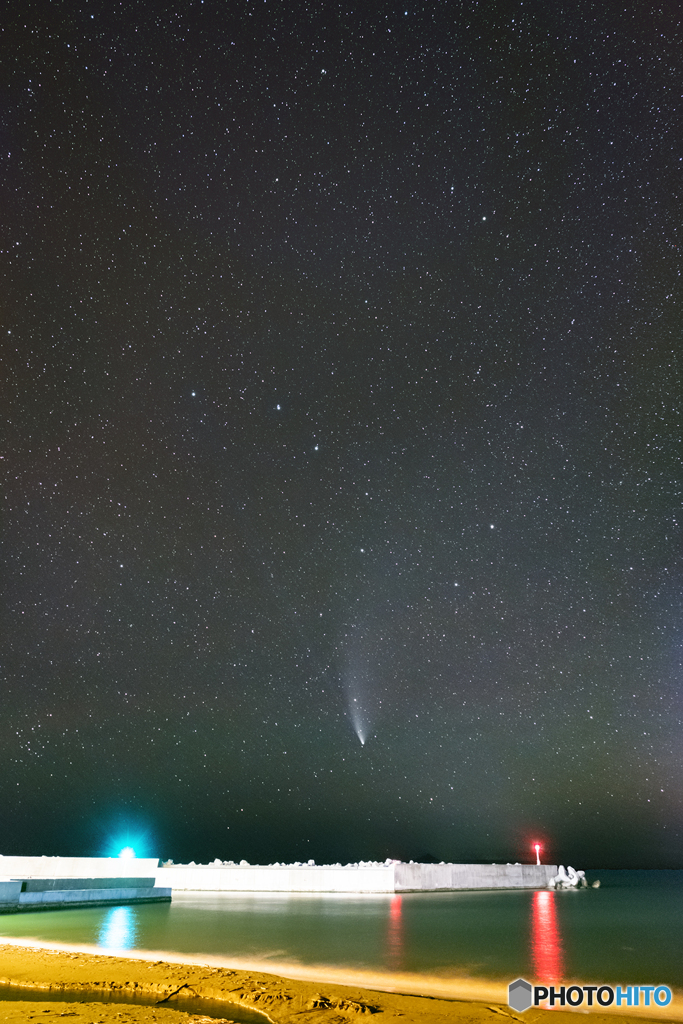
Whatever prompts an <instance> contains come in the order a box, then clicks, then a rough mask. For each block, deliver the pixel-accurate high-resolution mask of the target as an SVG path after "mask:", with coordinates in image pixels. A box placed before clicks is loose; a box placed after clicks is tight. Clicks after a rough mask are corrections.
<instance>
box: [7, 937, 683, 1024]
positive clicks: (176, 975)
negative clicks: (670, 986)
mask: <svg viewBox="0 0 683 1024" xmlns="http://www.w3.org/2000/svg"><path fill="white" fill-rule="evenodd" d="M511 980H512V979H511ZM2 985H11V986H13V987H15V986H16V987H21V988H25V989H26V993H27V1001H26V1003H24V1002H23V1001H22V1002H21V1003H20V1004H12V1002H10V1001H3V1000H2V999H1V989H0V1020H6V1021H8V1022H9V1021H12V1020H14V1019H16V1020H24V1019H28V1017H27V1016H24V1017H16V1018H14V1017H12V1016H11V1008H12V1006H13V1005H15V1006H22V1007H26V1005H27V1003H29V1002H30V993H31V990H33V991H38V990H39V991H41V992H46V991H48V992H54V996H55V999H56V1000H59V995H60V993H64V992H70V993H77V994H79V995H81V996H82V997H83V1000H84V1003H85V1001H86V1000H87V995H88V993H97V994H103V993H107V992H108V993H114V992H115V993H117V994H118V995H119V996H121V995H124V996H126V995H128V994H130V997H131V998H133V997H134V996H135V995H138V996H140V995H143V994H146V995H147V996H154V997H155V998H160V999H164V1000H166V999H168V998H169V996H171V997H172V994H173V992H178V991H180V990H183V991H185V992H187V993H190V994H193V995H194V996H196V997H197V998H199V999H202V998H203V999H212V1000H218V1001H220V1002H221V1003H222V1004H224V1005H225V1014H226V1018H228V1019H229V1018H230V1008H231V1006H232V1007H238V1006H239V1007H242V1008H244V1009H248V1010H251V1011H256V1012H258V1013H261V1014H264V1015H265V1017H264V1020H265V1019H267V1020H268V1021H270V1022H271V1024H288V1022H290V1021H291V1022H292V1024H294V1022H295V1021H296V1024H312V1022H320V1024H343V1022H345V1021H347V1020H348V1021H351V1020H353V1019H355V1018H356V1017H357V1016H358V1015H359V1014H363V1015H366V1014H372V1015H375V1014H378V1013H381V1014H382V1021H383V1022H388V1021H390V1020H391V1019H392V1018H396V1022H395V1024H399V1018H401V1024H408V1022H410V1021H423V1022H425V1024H429V1022H432V1024H437V1022H438V1024H447V1022H450V1021H453V1022H455V1021H463V1020H464V1019H466V1020H467V1021H468V1022H470V1024H483V1022H486V1021H494V1019H495V1015H503V1016H506V1017H508V1018H510V1019H513V1020H516V1021H521V1022H527V1024H533V1022H534V1021H538V1020H539V1018H540V1017H541V1016H545V1015H546V1014H550V1013H552V1014H553V1021H554V1022H555V1024H561V1022H560V1021H559V1020H558V1019H557V1017H558V1014H559V1015H560V1016H561V1017H564V1016H565V1015H567V1020H570V1017H569V1014H571V1015H572V1018H571V1019H573V1020H574V1021H575V1019H576V1016H575V1015H576V1013H580V1012H583V1013H584V1014H585V1013H590V1015H591V1017H593V1018H601V1019H603V1020H607V1019H608V1018H613V1017H614V1016H615V1014H616V1015H618V1016H619V1018H620V1019H622V1020H624V1019H625V1020H629V1019H630V1020H639V1021H643V1020H653V1021H654V1020H665V1021H680V1022H683V992H682V991H681V990H675V991H674V998H673V1000H672V1002H671V1004H670V1005H669V1006H667V1007H663V1008H645V1007H643V1008H628V1007H623V1008H615V1007H605V1008H600V1011H599V1012H593V1011H591V1010H586V1009H585V1008H584V1009H582V1010H571V1009H554V1010H546V1009H532V1010H528V1011H527V1012H526V1013H524V1014H518V1013H516V1012H515V1011H513V1010H511V1009H510V1008H509V1007H508V1005H507V981H506V982H489V981H486V980H485V979H473V978H452V977H451V978H443V977H438V976H427V975H415V974H408V973H404V974H399V973H395V974H394V973H392V974H390V973H388V972H387V973H379V972H371V971H363V970H349V969H345V968H330V967H326V966H322V965H320V966H308V965H304V964H297V963H289V964H287V963H282V964H280V963H273V962H268V961H263V960H261V961H247V960H236V959H234V958H230V959H227V958H221V957H215V956H206V955H196V956H188V955H180V954H174V953H171V952H168V951H165V950H164V951H161V950H138V951H129V950H125V951H120V952H118V953H117V952H103V951H102V949H101V948H99V947H94V946H84V945H82V944H76V945H72V944H68V943H60V944H55V943H47V942H40V941H36V940H31V939H25V938H22V939H7V938H4V937H1V936H0V986H2ZM84 1003H83V1004H81V1003H69V1004H68V1005H69V1006H70V1007H71V1010H70V1011H69V1012H70V1015H72V1016H73V1015H74V1013H75V1011H74V1009H73V1008H74V1006H76V1007H78V1006H81V1005H84ZM31 1005H32V1006H33V1007H34V1010H35V1012H36V1013H37V1012H40V1013H41V1016H45V1015H46V1014H48V1012H49V1011H48V1010H46V1009H45V1007H46V1006H52V1005H53V1004H52V1003H45V1002H40V1003H38V1002H35V1003H33V1004H31ZM54 1005H55V1007H56V1005H57V1004H56V1003H55V1004H54ZM59 1005H60V1006H61V1007H63V1006H64V1005H66V1004H64V1003H60V1004H59ZM171 1005H172V1004H170V1003H165V1006H164V1012H165V1013H167V1014H168V1013H175V1014H180V1016H178V1020H187V1021H192V1020H199V1019H201V1018H197V1016H196V1014H195V1015H194V1016H193V1015H192V1014H188V1013H186V1012H185V1011H181V1010H172V1009H171ZM97 1006H98V1007H99V1008H101V1007H109V1008H110V1009H111V1010H112V1012H114V1010H116V1012H117V1013H118V1014H119V1018H118V1019H119V1020H120V1019H121V1017H120V1014H121V1012H122V1008H125V1011H126V1013H127V1015H128V1017H127V1019H130V1020H131V1021H139V1022H146V1021H154V1020H159V1021H161V1020H162V1017H159V1016H158V1014H159V1012H160V1009H161V1008H159V1007H155V1006H149V1005H147V1006H144V1005H140V1004H138V1005H130V1004H122V1003H121V1002H116V1003H106V1002H98V1003H97ZM36 1007H39V1008H40V1009H39V1010H37V1009H35V1008H36ZM8 1008H10V1009H9V1010H8ZM3 1012H4V1013H5V1014H7V1013H8V1012H9V1013H10V1015H9V1016H6V1015H5V1016H3ZM17 1012H18V1010H17ZM23 1012H24V1013H25V1014H26V1015H28V1010H26V1009H24V1011H23ZM99 1012H100V1011H99V1009H98V1013H99ZM212 1012H214V1010H213V1009H212ZM221 1012H222V1010H221ZM155 1014H156V1015H157V1016H155ZM62 1015H63V1014H62ZM84 1019H85V1018H84ZM112 1019H114V1018H112ZM164 1019H166V1018H164ZM204 1019H206V1020H208V1019H209V1018H204ZM74 1024H75V1022H74Z"/></svg>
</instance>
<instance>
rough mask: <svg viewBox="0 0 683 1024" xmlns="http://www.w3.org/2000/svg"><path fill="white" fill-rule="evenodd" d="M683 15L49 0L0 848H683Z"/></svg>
mask: <svg viewBox="0 0 683 1024" xmlns="http://www.w3.org/2000/svg"><path fill="white" fill-rule="evenodd" d="M679 16H680V11H679V9H678V6H677V5H675V4H673V5H672V4H668V3H667V2H663V3H661V4H657V3H654V4H651V3H642V2H640V0H638V2H636V0H620V2H619V3H615V2H613V0H600V2H596V3H591V2H588V0H567V2H562V3H558V4H548V3H546V2H540V0H538V2H536V0H524V2H522V0H507V2H494V3H483V2H475V0H462V2H447V0H444V2H438V0H434V2H430V3H422V2H420V3H413V2H411V3H407V4H405V5H403V4H401V5H397V4H392V3H389V2H384V0H373V2H372V3H364V4H355V5H354V4H346V5H345V4H335V3H327V2H320V3H307V2H301V0H294V2H280V0H231V2H230V3H225V2H219V0H186V2H183V3H182V4H179V3H167V4H164V3H156V2H153V0H152V2H149V0H146V2H144V3H142V2H140V3H137V2H132V0H122V2H120V3H109V2H104V0H89V2H85V0H84V2H83V3H81V4H78V3H75V2H60V0H56V2H53V3H50V4H44V3H36V2H31V0H27V2H26V3H24V4H21V5H20V4H16V5H14V13H13V14H12V15H11V17H9V18H8V19H6V20H5V22H4V26H3V28H2V34H1V36H0V39H1V43H0V45H1V47H2V51H3V60H2V70H1V71H0V76H1V77H0V82H1V92H0V97H1V101H0V161H1V170H0V209H1V210H2V217H1V221H2V223H1V226H0V248H1V250H2V251H1V253H0V273H1V279H0V280H1V282H2V283H1V287H0V339H1V346H0V357H1V359H2V362H1V364H0V365H1V378H0V379H1V383H0V389H1V390H0V406H1V408H2V422H3V442H2V451H1V452H0V455H1V456H2V458H1V460H0V465H1V466H2V470H1V472H2V500H1V504H2V518H1V520H0V536H1V543H2V551H1V569H0V594H1V598H0V608H1V615H2V623H1V635H2V640H1V646H0V669H1V673H2V677H1V678H2V681H1V687H2V714H1V715H0V814H1V818H0V822H1V825H0V844H1V850H0V852H2V853H5V854H10V853H16V854H18V853H24V854H64V855H66V854H81V855H102V854H107V853H116V852H118V849H119V847H120V845H123V843H124V842H125V843H130V844H131V845H134V846H135V848H136V849H137V851H138V853H139V854H141V855H142V854H144V855H150V856H160V857H163V858H169V857H172V858H173V859H174V860H175V861H176V862H178V861H183V860H191V859H192V860H196V861H207V860H209V859H213V858H214V857H219V858H221V859H225V860H227V859H234V860H240V859H242V858H244V859H246V860H248V861H250V862H252V863H268V862H270V861H275V860H278V861H285V860H308V859H309V858H314V859H315V860H316V861H317V862H319V863H321V862H326V861H327V862H330V861H332V862H336V861H342V862H346V861H355V860H359V859H365V860H367V859H382V860H383V859H384V858H385V857H395V858H400V859H404V860H408V859H425V858H426V859H432V858H434V859H436V860H456V861H458V860H460V861H485V862H486V861H488V862H490V861H496V860H501V861H504V862H505V861H517V860H522V861H523V860H530V859H532V851H531V848H530V847H531V843H532V841H540V842H542V843H543V844H544V855H545V857H546V859H547V860H550V861H552V862H554V863H559V862H564V863H567V862H570V863H574V864H575V866H577V867H584V868H590V867H598V866H615V867H620V866H653V867H657V866H679V867H680V866H683V789H682V783H683V778H682V772H683V737H682V733H681V726H682V718H683V699H682V696H681V684H682V682H683V679H682V651H683V621H682V612H683V606H682V600H681V599H682V594H683V563H682V561H681V530H680V524H681V492H682V486H681V485H682V480H683V468H682V466H681V419H680V410H681V395H682V394H683V384H682V381H681V372H680V370H681V365H680V361H681V354H682V351H683V345H682V335H681V326H682V322H683V321H682V316H681V252H680V236H681V230H682V225H683V204H682V202H681V190H682V181H681V176H682V174H683V123H682V118H681V111H682V110H683V95H682V94H683V57H682V54H683V48H682V46H683V39H682V38H681V36H682V34H683V33H682V30H681V24H680V18H679Z"/></svg>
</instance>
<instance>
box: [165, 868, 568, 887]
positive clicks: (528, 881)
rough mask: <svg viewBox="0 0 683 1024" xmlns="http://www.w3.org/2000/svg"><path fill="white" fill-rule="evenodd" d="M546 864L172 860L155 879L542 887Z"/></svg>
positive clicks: (218, 883) (189, 883)
mask: <svg viewBox="0 0 683 1024" xmlns="http://www.w3.org/2000/svg"><path fill="white" fill-rule="evenodd" d="M556 873H557V868H556V867H555V865H552V864H541V865H536V864H389V865H385V864H372V865H369V864H362V865H347V866H345V867H341V866H339V867H337V866H325V865H320V866H317V865H316V866H308V865H301V866H300V867H298V866H291V865H282V866H276V867H257V866H251V865H248V866H247V865H244V866H240V865H235V866H225V865H220V866H219V865H207V866H201V865H196V866H194V865H180V864H178V865H173V866H171V867H164V868H159V870H158V871H157V873H156V879H157V885H167V886H172V887H173V889H174V890H183V889H185V890H194V891H197V890H204V891H212V892H340V893H341V892H349V893H351V892H420V891H432V892H433V891H437V890H450V889H543V888H545V887H546V886H547V884H548V881H549V880H550V879H551V878H552V877H553V875H555V874H556Z"/></svg>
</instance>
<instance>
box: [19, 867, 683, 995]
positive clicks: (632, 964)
mask: <svg viewBox="0 0 683 1024" xmlns="http://www.w3.org/2000/svg"><path fill="white" fill-rule="evenodd" d="M596 876H597V877H600V879H601V881H602V887H601V888H600V889H598V890H594V889H589V890H580V891H578V892H573V891H568V892H550V891H540V892H524V891H520V892H456V893H408V894H405V895H396V896H391V895H387V896H383V895H352V896H347V895H343V896H337V895H327V894H325V895H313V896H309V895H300V894H292V895H285V894H271V893H268V894H245V893H238V894H234V893H233V894H227V893H182V892H179V893H177V894H176V895H174V897H173V902H172V903H171V904H146V905H141V906H138V907H125V906H122V907H104V908H96V907H94V908H90V909H78V910H57V911H46V912H41V913H35V914H16V915H6V916H2V917H0V934H2V935H4V936H7V937H25V938H34V939H39V940H41V941H47V942H49V941H54V942H58V943H72V944H87V945H96V946H99V947H100V948H101V949H102V950H103V951H105V950H106V951H110V952H113V951H125V950H133V949H152V950H167V951H169V952H175V953H180V954H185V955H188V954H189V955H194V956H198V957H200V958H201V955H202V954H209V955H213V956H222V957H225V958H231V957H233V958H235V959H239V960H251V959H259V960H262V959H265V960H266V961H267V963H266V964H264V969H265V970H269V969H272V970H273V971H276V970H277V964H278V962H279V963H289V964H291V963H292V962H299V963H302V964H308V965H320V964H324V965H330V966H335V967H348V968H362V969H364V970H373V971H381V972H386V971H389V972H391V971H401V972H404V971H410V972H416V973H419V974H430V975H434V974H439V975H444V976H449V975H451V976H469V977H480V978H489V979H501V978H502V979H505V980H507V979H510V978H512V977H517V976H518V975H524V976H526V977H530V978H531V977H535V978H538V979H541V980H547V981H555V980H560V979H561V978H580V979H583V980H595V979H599V980H601V981H604V982H623V983H636V984H638V983H642V984H652V983H658V984H669V985H673V986H676V987H680V986H681V985H683V871H643V872H636V871H631V872H627V871H619V872H610V871H603V872H593V873H592V877H596Z"/></svg>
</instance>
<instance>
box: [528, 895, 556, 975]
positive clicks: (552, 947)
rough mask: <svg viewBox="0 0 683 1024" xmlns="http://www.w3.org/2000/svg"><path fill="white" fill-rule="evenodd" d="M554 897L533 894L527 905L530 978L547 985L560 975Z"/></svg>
mask: <svg viewBox="0 0 683 1024" xmlns="http://www.w3.org/2000/svg"><path fill="white" fill-rule="evenodd" d="M556 897H557V894H556V893H555V892H549V891H548V890H546V891H545V892H544V891H539V892H535V893H534V895H533V897H532V903H531V959H532V961H533V970H534V975H535V977H536V978H537V979H538V980H539V981H548V982H550V983H551V984H552V983H554V982H556V981H560V979H561V978H562V975H563V973H564V950H563V949H562V939H561V937H560V929H559V926H558V923H557V903H556Z"/></svg>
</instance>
